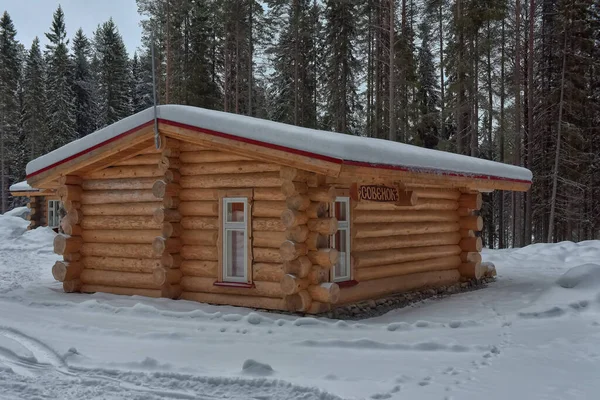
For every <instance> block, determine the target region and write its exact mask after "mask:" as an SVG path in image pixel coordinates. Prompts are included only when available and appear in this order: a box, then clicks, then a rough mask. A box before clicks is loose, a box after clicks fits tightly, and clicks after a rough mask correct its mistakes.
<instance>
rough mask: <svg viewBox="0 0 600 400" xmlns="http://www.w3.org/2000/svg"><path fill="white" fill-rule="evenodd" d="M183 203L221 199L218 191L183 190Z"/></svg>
mask: <svg viewBox="0 0 600 400" xmlns="http://www.w3.org/2000/svg"><path fill="white" fill-rule="evenodd" d="M179 198H180V199H181V201H211V200H213V201H216V200H218V199H219V190H218V189H181V191H180V192H179Z"/></svg>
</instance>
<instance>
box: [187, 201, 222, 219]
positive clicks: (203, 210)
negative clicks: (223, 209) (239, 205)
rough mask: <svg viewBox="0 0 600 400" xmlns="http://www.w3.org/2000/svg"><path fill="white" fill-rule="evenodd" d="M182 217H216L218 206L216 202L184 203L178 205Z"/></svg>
mask: <svg viewBox="0 0 600 400" xmlns="http://www.w3.org/2000/svg"><path fill="white" fill-rule="evenodd" d="M179 212H180V213H181V215H182V216H183V217H216V216H217V215H218V213H219V204H218V203H217V202H216V201H184V202H182V203H181V204H180V205H179Z"/></svg>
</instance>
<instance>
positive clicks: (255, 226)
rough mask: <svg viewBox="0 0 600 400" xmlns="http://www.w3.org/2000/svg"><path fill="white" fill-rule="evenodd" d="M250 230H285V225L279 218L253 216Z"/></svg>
mask: <svg viewBox="0 0 600 400" xmlns="http://www.w3.org/2000/svg"><path fill="white" fill-rule="evenodd" d="M252 230H253V231H254V232H255V233H256V232H257V231H269V232H285V225H283V222H281V219H279V218H253V219H252ZM284 237H285V235H284Z"/></svg>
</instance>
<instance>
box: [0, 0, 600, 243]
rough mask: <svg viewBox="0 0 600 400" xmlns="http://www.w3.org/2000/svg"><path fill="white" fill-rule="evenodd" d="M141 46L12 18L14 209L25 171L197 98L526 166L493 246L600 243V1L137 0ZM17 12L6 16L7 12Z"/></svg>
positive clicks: (6, 78)
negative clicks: (80, 142) (37, 29)
mask: <svg viewBox="0 0 600 400" xmlns="http://www.w3.org/2000/svg"><path fill="white" fill-rule="evenodd" d="M137 6H138V11H139V13H140V15H141V18H142V22H141V23H142V28H143V37H142V45H141V46H140V48H138V49H126V48H125V45H124V43H123V39H122V37H121V35H120V33H119V27H118V26H116V24H115V23H114V22H113V21H112V20H108V21H106V22H104V23H102V24H100V25H99V26H98V27H97V29H96V30H95V31H94V32H84V31H82V30H81V29H78V27H77V26H66V25H65V15H64V12H63V10H62V9H61V8H60V7H59V8H58V9H57V10H56V11H55V12H54V15H49V16H48V27H47V29H46V30H45V40H44V43H47V44H44V45H42V44H41V43H40V40H38V39H35V40H34V41H33V43H19V42H18V41H17V39H16V34H17V30H18V29H19V27H18V26H15V24H14V23H13V22H12V20H11V17H10V15H9V14H8V13H7V12H3V14H2V15H0V179H1V182H0V185H1V186H0V189H1V205H0V211H1V212H4V211H6V210H8V209H10V208H11V207H13V206H16V205H20V202H21V201H22V199H19V198H12V197H11V196H10V193H9V190H8V188H9V186H10V185H11V184H13V183H15V182H18V181H21V180H23V179H24V178H25V176H24V175H25V165H26V163H27V162H28V161H30V160H32V159H34V158H36V157H39V156H41V155H43V154H45V153H47V152H49V151H51V150H53V149H55V148H57V147H60V146H62V145H64V144H66V143H68V142H70V141H72V140H75V139H78V138H81V137H83V136H85V135H88V134H90V133H91V132H94V131H95V130H97V129H99V128H102V127H104V126H107V125H109V124H111V123H114V122H116V121H118V120H120V119H122V118H124V117H126V116H129V115H131V114H133V113H136V112H139V111H141V110H144V109H146V108H148V107H150V106H151V105H152V104H153V84H152V81H153V76H152V60H153V59H152V55H151V54H152V48H154V53H155V57H154V62H155V78H156V89H157V95H158V102H159V104H185V105H193V106H198V107H204V108H209V109H215V110H220V111H225V112H229V113H237V114H243V115H249V116H254V117H258V118H265V119H270V120H274V121H279V122H284V123H288V124H293V125H298V126H303V127H309V128H317V129H320V130H326V131H337V132H343V133H346V134H349V135H362V136H369V137H374V138H380V139H386V140H393V141H399V142H403V143H408V144H412V145H416V146H423V147H427V148H432V149H438V150H443V151H449V152H454V153H459V154H465V155H470V156H473V157H480V158H484V159H489V160H495V161H500V162H504V163H509V164H514V165H521V166H524V167H526V168H529V169H530V170H531V171H532V172H533V176H534V182H533V186H532V189H531V190H530V191H529V192H527V193H524V194H523V193H503V192H501V191H498V192H494V193H489V194H486V195H485V202H484V204H485V207H484V209H483V210H482V213H483V214H484V220H485V221H486V226H485V227H484V231H483V239H484V243H485V244H486V245H487V246H488V247H500V248H503V247H511V246H513V247H520V246H524V245H527V244H530V243H535V242H558V241H563V240H572V241H581V240H587V239H600V0H510V1H509V0H137ZM1 11H2V10H0V12H1Z"/></svg>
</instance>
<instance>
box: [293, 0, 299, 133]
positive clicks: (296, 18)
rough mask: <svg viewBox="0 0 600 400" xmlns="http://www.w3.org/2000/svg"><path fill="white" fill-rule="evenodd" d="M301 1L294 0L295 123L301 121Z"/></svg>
mask: <svg viewBox="0 0 600 400" xmlns="http://www.w3.org/2000/svg"><path fill="white" fill-rule="evenodd" d="M299 41H300V1H299V0H294V125H298V122H299V114H300V111H299V99H298V96H299V91H300V84H299V82H300V77H299V74H300V66H299V64H300V43H298V42H299Z"/></svg>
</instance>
